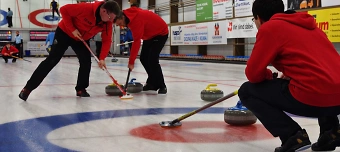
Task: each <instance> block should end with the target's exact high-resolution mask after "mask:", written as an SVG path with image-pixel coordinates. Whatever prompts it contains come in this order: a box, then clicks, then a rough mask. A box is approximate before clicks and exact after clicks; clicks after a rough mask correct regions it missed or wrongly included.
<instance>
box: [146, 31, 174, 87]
mask: <svg viewBox="0 0 340 152" xmlns="http://www.w3.org/2000/svg"><path fill="white" fill-rule="evenodd" d="M167 39H168V35H165V36H156V37H154V38H152V39H150V40H144V41H143V46H142V50H141V54H140V61H141V63H142V65H143V66H144V69H145V71H146V73H147V74H148V79H147V80H146V83H147V84H148V85H151V86H153V87H156V88H165V87H166V85H165V82H164V76H163V72H162V68H161V65H160V64H159V54H160V53H161V51H162V49H163V47H164V44H165V42H166V41H167Z"/></svg>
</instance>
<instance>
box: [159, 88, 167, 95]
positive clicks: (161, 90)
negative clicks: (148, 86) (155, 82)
mask: <svg viewBox="0 0 340 152" xmlns="http://www.w3.org/2000/svg"><path fill="white" fill-rule="evenodd" d="M167 92H168V90H167V89H166V88H160V89H159V90H158V94H166V93H167Z"/></svg>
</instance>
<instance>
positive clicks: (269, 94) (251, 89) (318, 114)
mask: <svg viewBox="0 0 340 152" xmlns="http://www.w3.org/2000/svg"><path fill="white" fill-rule="evenodd" d="M288 85H289V81H288V80H284V79H274V80H268V81H264V82H261V83H250V82H245V83H244V84H243V85H242V86H241V87H240V89H239V92H238V95H239V97H240V100H241V102H242V104H243V105H244V106H245V107H247V108H248V109H249V110H250V111H252V112H253V113H254V114H255V116H256V117H257V118H258V119H259V120H260V121H261V123H262V124H263V125H264V127H266V129H267V130H268V131H269V132H270V133H271V134H272V135H273V136H274V137H280V139H281V141H282V142H285V141H286V140H287V139H288V138H289V137H290V136H293V135H294V134H295V133H296V132H297V131H298V130H301V127H300V126H299V125H298V124H297V123H296V122H295V121H294V120H293V119H292V118H291V117H289V116H288V115H287V114H286V113H285V112H288V113H291V114H295V115H298V116H306V117H315V118H318V120H319V126H320V133H323V132H325V131H328V130H331V129H335V128H337V127H338V126H339V120H338V118H337V115H338V114H339V113H340V106H336V107H314V106H310V105H306V104H303V103H301V102H299V101H297V100H296V99H294V97H293V96H292V95H291V94H290V91H289V88H288ZM334 100H339V99H334ZM320 102H322V101H320Z"/></svg>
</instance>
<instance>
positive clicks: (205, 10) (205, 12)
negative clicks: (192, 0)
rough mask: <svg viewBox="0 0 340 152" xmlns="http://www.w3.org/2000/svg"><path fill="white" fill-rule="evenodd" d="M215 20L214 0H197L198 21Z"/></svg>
mask: <svg viewBox="0 0 340 152" xmlns="http://www.w3.org/2000/svg"><path fill="white" fill-rule="evenodd" d="M210 20H213V7H212V0H196V21H197V22H201V21H210Z"/></svg>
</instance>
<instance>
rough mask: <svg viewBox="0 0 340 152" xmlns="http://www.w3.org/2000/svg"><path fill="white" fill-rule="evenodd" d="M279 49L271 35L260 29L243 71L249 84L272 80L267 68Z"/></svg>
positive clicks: (270, 72)
mask: <svg viewBox="0 0 340 152" xmlns="http://www.w3.org/2000/svg"><path fill="white" fill-rule="evenodd" d="M279 49H280V45H279V44H278V42H277V41H276V39H275V38H274V37H273V36H272V33H271V32H269V31H267V30H266V29H261V28H260V29H259V31H258V32H257V35H256V42H255V45H254V48H253V51H252V53H251V56H250V58H249V60H248V61H247V67H246V70H245V73H246V76H247V78H248V80H249V82H252V83H258V82H262V81H264V80H267V79H272V77H273V76H272V71H271V70H269V69H268V68H267V66H268V65H269V64H270V63H271V62H272V61H273V60H274V59H275V57H276V55H277V52H278V51H279Z"/></svg>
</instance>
